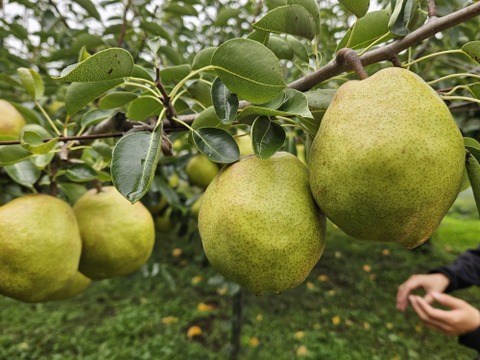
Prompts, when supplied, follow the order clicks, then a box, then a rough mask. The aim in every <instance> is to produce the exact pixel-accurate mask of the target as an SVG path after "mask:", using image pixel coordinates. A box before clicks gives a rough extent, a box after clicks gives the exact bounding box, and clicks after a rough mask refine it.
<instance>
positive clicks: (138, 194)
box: [111, 126, 162, 203]
mask: <svg viewBox="0 0 480 360" xmlns="http://www.w3.org/2000/svg"><path fill="white" fill-rule="evenodd" d="M161 143H162V127H161V126H158V127H157V129H156V130H155V131H154V132H147V131H137V132H133V133H130V134H127V135H125V136H124V137H122V138H121V139H120V140H119V141H118V142H117V144H116V145H115V148H114V149H113V154H112V165H111V173H112V181H113V185H114V186H115V187H116V188H117V190H118V191H119V192H120V193H121V194H122V195H123V196H124V197H125V198H126V199H127V200H129V201H130V202H131V203H135V202H137V201H138V200H140V199H141V198H142V197H143V196H144V195H145V194H146V193H147V191H148V189H149V188H150V184H151V183H152V180H153V177H154V175H155V170H156V168H157V163H158V159H159V157H160V153H161Z"/></svg>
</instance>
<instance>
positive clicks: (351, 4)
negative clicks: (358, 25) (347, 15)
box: [338, 0, 370, 18]
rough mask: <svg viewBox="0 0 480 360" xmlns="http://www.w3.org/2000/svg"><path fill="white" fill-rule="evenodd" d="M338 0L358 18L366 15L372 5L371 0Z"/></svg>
mask: <svg viewBox="0 0 480 360" xmlns="http://www.w3.org/2000/svg"><path fill="white" fill-rule="evenodd" d="M338 2H339V3H340V4H342V5H343V6H345V7H346V8H347V9H348V10H349V11H350V12H352V13H353V14H354V15H355V16H356V17H358V18H361V17H363V16H365V14H366V13H367V12H368V8H369V7H370V0H338Z"/></svg>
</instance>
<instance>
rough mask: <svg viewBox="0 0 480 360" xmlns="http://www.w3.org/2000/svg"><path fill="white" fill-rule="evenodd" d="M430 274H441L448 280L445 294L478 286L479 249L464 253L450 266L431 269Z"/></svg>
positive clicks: (479, 271)
mask: <svg viewBox="0 0 480 360" xmlns="http://www.w3.org/2000/svg"><path fill="white" fill-rule="evenodd" d="M430 273H441V274H444V275H445V276H447V277H448V279H449V280H450V282H449V284H448V286H447V288H446V289H445V292H446V293H449V292H452V291H454V290H459V289H463V288H466V287H469V286H471V285H477V286H480V247H478V248H476V249H471V250H468V251H465V252H464V253H462V254H461V255H459V256H458V257H457V259H456V260H455V262H453V263H452V264H450V265H445V266H441V267H439V268H436V269H433V270H431V271H430Z"/></svg>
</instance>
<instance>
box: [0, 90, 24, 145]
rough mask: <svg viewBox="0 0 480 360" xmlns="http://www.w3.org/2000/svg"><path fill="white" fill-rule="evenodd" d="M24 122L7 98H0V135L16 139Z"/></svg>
mask: <svg viewBox="0 0 480 360" xmlns="http://www.w3.org/2000/svg"><path fill="white" fill-rule="evenodd" d="M25 124H26V122H25V119H24V118H23V116H22V114H20V113H19V112H18V110H17V109H15V107H14V106H13V105H12V104H10V103H9V102H8V101H7V100H3V99H0V137H4V138H12V139H16V138H18V137H19V136H20V131H21V130H22V128H23V127H24V126H25Z"/></svg>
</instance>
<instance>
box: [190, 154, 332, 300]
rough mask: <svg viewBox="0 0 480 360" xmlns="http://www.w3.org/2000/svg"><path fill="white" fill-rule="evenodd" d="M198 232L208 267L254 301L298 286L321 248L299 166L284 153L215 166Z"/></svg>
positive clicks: (320, 231) (319, 222) (317, 215)
mask: <svg viewBox="0 0 480 360" xmlns="http://www.w3.org/2000/svg"><path fill="white" fill-rule="evenodd" d="M198 226H199V231H200V236H201V239H202V244H203V248H204V251H205V254H206V256H207V259H208V260H209V262H210V263H211V265H212V266H213V267H214V268H215V269H216V270H217V271H218V272H219V273H221V274H222V275H223V276H225V277H226V278H227V279H229V280H231V281H234V282H236V283H238V284H239V285H241V286H243V287H244V288H246V289H247V290H248V291H250V292H252V293H254V294H258V295H259V294H262V293H264V292H266V291H271V292H274V293H280V292H282V291H283V290H285V289H289V288H293V287H296V286H298V285H299V284H301V283H302V282H303V281H304V280H305V278H306V277H307V275H308V274H309V273H310V271H311V270H312V268H313V266H314V265H315V264H316V263H317V262H318V260H319V259H320V256H321V255H322V252H323V249H324V245H325V226H326V225H325V216H324V215H323V214H322V213H321V212H320V210H319V209H318V207H317V206H316V204H315V201H314V199H313V197H312V195H311V193H310V189H309V185H308V171H307V168H306V166H305V165H304V164H302V163H301V162H300V160H298V159H297V158H296V157H295V156H294V155H292V154H289V153H285V152H279V153H276V154H275V155H274V156H272V157H270V158H269V159H268V160H262V159H259V158H257V157H255V156H253V155H250V156H247V157H244V158H241V159H240V160H239V161H238V162H236V163H234V164H232V165H230V166H227V167H225V168H223V169H222V170H221V171H220V172H219V174H218V175H217V176H216V177H215V179H214V180H213V181H212V182H211V183H210V185H209V186H208V188H207V190H206V191H205V193H204V195H203V197H202V204H201V207H200V213H199V219H198Z"/></svg>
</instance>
